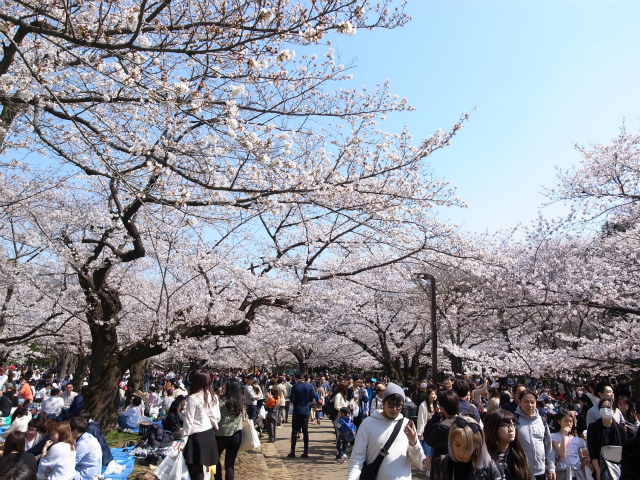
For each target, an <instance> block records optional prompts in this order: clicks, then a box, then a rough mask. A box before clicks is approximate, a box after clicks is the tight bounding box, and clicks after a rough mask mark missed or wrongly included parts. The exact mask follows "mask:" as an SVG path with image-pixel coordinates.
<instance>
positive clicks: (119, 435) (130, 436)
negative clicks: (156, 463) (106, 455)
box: [105, 430, 153, 480]
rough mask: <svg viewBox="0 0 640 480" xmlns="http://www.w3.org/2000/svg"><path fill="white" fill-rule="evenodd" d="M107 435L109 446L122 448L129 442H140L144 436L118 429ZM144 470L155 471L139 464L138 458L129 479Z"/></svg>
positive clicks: (131, 479)
mask: <svg viewBox="0 0 640 480" xmlns="http://www.w3.org/2000/svg"><path fill="white" fill-rule="evenodd" d="M105 437H106V439H107V443H108V444H109V448H122V446H123V445H124V444H125V443H127V442H131V441H133V442H136V443H138V442H139V441H140V440H141V439H142V437H141V436H140V435H139V434H137V433H125V432H119V431H117V430H112V431H111V432H109V433H107V434H106V435H105ZM144 472H153V470H152V469H151V468H150V467H148V466H144V465H140V464H138V462H137V460H136V463H135V464H134V465H133V471H132V472H131V474H130V475H129V478H128V480H133V479H135V477H136V475H137V474H139V473H144Z"/></svg>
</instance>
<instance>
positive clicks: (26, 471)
mask: <svg viewBox="0 0 640 480" xmlns="http://www.w3.org/2000/svg"><path fill="white" fill-rule="evenodd" d="M0 478H2V479H3V480H37V478H38V476H37V474H36V472H35V470H32V469H31V468H30V467H28V466H27V465H25V464H24V463H17V464H15V465H13V466H11V467H8V468H7V469H5V470H0Z"/></svg>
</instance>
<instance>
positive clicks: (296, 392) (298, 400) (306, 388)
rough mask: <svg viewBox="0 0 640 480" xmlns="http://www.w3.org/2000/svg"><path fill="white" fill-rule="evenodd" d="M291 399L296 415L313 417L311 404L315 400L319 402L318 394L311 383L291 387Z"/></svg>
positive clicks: (299, 383)
mask: <svg viewBox="0 0 640 480" xmlns="http://www.w3.org/2000/svg"><path fill="white" fill-rule="evenodd" d="M289 398H290V400H291V403H292V404H293V414H294V415H311V408H310V407H309V403H310V402H313V401H314V400H315V401H318V394H317V393H316V391H315V389H314V388H313V387H312V386H311V385H310V384H309V383H307V382H297V383H296V384H295V385H294V386H293V387H291V395H290V396H289Z"/></svg>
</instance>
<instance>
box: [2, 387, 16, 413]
mask: <svg viewBox="0 0 640 480" xmlns="http://www.w3.org/2000/svg"><path fill="white" fill-rule="evenodd" d="M11 408H13V405H12V404H11V398H10V397H8V396H7V395H5V388H4V385H0V417H8V416H9V415H11Z"/></svg>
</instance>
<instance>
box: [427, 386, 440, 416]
mask: <svg viewBox="0 0 640 480" xmlns="http://www.w3.org/2000/svg"><path fill="white" fill-rule="evenodd" d="M432 392H435V393H436V395H437V394H438V389H437V388H436V386H435V385H429V386H428V387H427V399H426V402H427V410H428V411H429V413H433V412H435V411H436V407H437V406H438V399H437V398H436V399H435V401H434V402H430V401H429V397H430V396H431V393H432Z"/></svg>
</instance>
